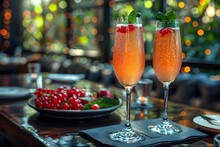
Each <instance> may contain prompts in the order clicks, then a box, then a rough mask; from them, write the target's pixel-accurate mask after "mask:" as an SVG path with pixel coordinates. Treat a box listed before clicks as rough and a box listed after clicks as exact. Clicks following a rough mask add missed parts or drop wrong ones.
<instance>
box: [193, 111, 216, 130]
mask: <svg viewBox="0 0 220 147" xmlns="http://www.w3.org/2000/svg"><path fill="white" fill-rule="evenodd" d="M206 116H207V117H210V118H212V119H214V120H212V121H214V123H219V124H218V125H214V124H211V123H209V122H208V121H207V120H205V119H204V118H202V117H201V116H196V117H195V118H194V119H193V122H194V123H195V124H196V126H197V127H198V128H200V129H203V130H205V131H208V132H212V133H220V115H206Z"/></svg>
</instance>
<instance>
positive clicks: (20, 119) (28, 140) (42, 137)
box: [0, 74, 217, 147]
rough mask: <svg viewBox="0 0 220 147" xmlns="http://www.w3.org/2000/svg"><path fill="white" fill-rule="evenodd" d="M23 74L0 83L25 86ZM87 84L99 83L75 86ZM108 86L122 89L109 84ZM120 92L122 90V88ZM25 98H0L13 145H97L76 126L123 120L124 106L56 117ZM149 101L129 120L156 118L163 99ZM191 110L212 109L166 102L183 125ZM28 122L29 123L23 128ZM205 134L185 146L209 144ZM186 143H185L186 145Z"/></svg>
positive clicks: (0, 120) (0, 122) (1, 118)
mask: <svg viewBox="0 0 220 147" xmlns="http://www.w3.org/2000/svg"><path fill="white" fill-rule="evenodd" d="M26 79H27V75H26V74H20V75H13V74H12V75H1V76H0V86H19V87H25V84H26V81H25V80H26ZM45 83H46V84H45V86H46V87H47V86H53V87H56V86H59V84H60V85H63V83H52V82H51V81H49V80H46V82H45ZM82 85H83V86H85V85H86V86H87V88H90V87H93V88H94V85H95V86H100V85H102V84H101V83H93V82H90V81H86V80H82V81H79V82H78V83H77V86H82ZM110 89H114V90H118V91H123V90H122V89H117V88H114V87H110ZM122 93H123V92H122ZM28 99H29V98H24V99H19V100H13V101H0V132H3V134H5V136H6V137H7V138H8V139H9V141H10V142H11V143H12V144H13V145H15V146H16V145H18V144H19V145H20V146H89V147H93V146H98V145H97V144H95V143H94V142H90V141H88V140H85V139H83V138H82V137H80V136H79V135H78V132H79V131H80V130H84V129H89V128H95V127H101V126H107V125H113V124H118V123H123V122H124V120H125V106H124V105H122V107H120V108H119V109H117V110H116V111H114V112H112V113H111V114H110V115H107V116H104V117H100V118H93V119H58V118H49V117H44V116H41V115H40V114H39V113H38V112H37V111H35V110H34V109H32V108H31V107H29V106H28V105H27V100H28ZM150 103H151V104H153V105H154V107H153V108H152V109H132V110H131V121H135V120H144V119H146V120H147V119H155V118H160V117H161V115H162V112H163V100H162V99H159V98H151V99H150ZM195 112H198V113H203V114H214V113H215V112H212V111H209V110H205V109H201V108H194V107H190V106H186V105H182V104H177V103H172V102H169V118H170V120H173V121H175V122H177V123H179V124H181V125H183V126H188V127H190V128H195V129H198V128H197V127H196V125H195V124H194V123H193V118H194V117H195V115H196V114H195ZM216 114H217V113H216ZM24 124H25V125H28V126H31V127H28V128H24V127H23V126H24ZM200 131H201V132H204V133H206V134H208V135H209V136H208V137H207V138H205V139H203V140H200V141H195V142H193V143H191V144H188V146H212V144H213V136H214V135H215V134H214V133H211V132H205V131H203V130H200ZM176 146H180V145H176ZM186 146H187V145H186Z"/></svg>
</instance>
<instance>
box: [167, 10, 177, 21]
mask: <svg viewBox="0 0 220 147" xmlns="http://www.w3.org/2000/svg"><path fill="white" fill-rule="evenodd" d="M166 17H167V19H168V21H173V20H175V19H176V14H175V13H174V12H173V11H169V12H168V13H167V14H166Z"/></svg>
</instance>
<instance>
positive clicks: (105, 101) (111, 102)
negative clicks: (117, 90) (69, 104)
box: [83, 97, 119, 110]
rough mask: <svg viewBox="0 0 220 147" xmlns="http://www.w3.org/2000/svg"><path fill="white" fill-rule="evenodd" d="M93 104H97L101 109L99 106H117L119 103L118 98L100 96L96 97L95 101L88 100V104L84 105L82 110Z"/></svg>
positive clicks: (88, 108) (89, 107)
mask: <svg viewBox="0 0 220 147" xmlns="http://www.w3.org/2000/svg"><path fill="white" fill-rule="evenodd" d="M93 104H98V105H99V107H100V109H101V108H108V107H113V106H117V105H118V104H119V101H118V99H113V98H108V97H102V98H98V99H97V100H96V101H90V102H89V103H88V104H86V105H84V106H83V110H90V109H91V106H92V105H93Z"/></svg>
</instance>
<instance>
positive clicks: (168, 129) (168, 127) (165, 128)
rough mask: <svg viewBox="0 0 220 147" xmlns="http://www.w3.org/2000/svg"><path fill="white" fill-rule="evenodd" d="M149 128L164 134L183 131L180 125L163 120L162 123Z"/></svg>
mask: <svg viewBox="0 0 220 147" xmlns="http://www.w3.org/2000/svg"><path fill="white" fill-rule="evenodd" d="M148 130H150V131H151V132H156V133H158V134H162V135H173V134H177V133H180V132H181V131H182V129H181V128H180V127H178V126H176V125H173V124H171V123H170V122H169V121H163V122H161V123H160V124H157V125H151V126H148Z"/></svg>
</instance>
